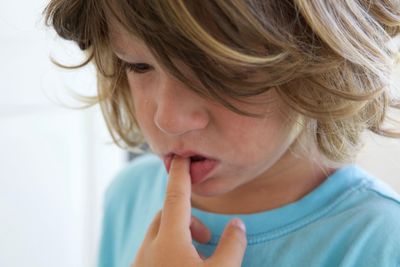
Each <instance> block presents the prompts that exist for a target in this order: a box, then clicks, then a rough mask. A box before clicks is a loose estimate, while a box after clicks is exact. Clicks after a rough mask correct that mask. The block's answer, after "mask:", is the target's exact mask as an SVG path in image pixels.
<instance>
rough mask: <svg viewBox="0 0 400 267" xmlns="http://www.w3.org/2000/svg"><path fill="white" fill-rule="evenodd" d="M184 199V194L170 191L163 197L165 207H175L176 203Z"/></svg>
mask: <svg viewBox="0 0 400 267" xmlns="http://www.w3.org/2000/svg"><path fill="white" fill-rule="evenodd" d="M183 198H185V193H183V192H179V191H175V190H171V191H169V192H167V194H166V196H165V204H167V205H175V204H177V203H178V202H180V201H182V199H183Z"/></svg>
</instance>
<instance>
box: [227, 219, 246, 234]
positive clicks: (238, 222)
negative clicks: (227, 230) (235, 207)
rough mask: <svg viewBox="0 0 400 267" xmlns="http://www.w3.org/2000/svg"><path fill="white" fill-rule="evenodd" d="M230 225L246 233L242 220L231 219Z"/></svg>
mask: <svg viewBox="0 0 400 267" xmlns="http://www.w3.org/2000/svg"><path fill="white" fill-rule="evenodd" d="M231 225H232V226H234V227H238V228H240V229H242V231H243V232H245V233H246V226H245V224H244V222H243V221H242V220H240V219H239V218H235V219H233V220H232V221H231Z"/></svg>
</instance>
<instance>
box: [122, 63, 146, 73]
mask: <svg viewBox="0 0 400 267" xmlns="http://www.w3.org/2000/svg"><path fill="white" fill-rule="evenodd" d="M122 65H123V68H124V70H126V71H128V72H134V73H139V74H142V73H146V72H148V71H150V70H152V69H153V67H152V66H150V65H149V64H146V63H128V62H122Z"/></svg>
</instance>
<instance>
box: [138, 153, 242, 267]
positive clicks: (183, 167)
mask: <svg viewBox="0 0 400 267" xmlns="http://www.w3.org/2000/svg"><path fill="white" fill-rule="evenodd" d="M189 164H190V161H189V160H188V159H184V158H181V157H178V156H175V157H174V159H173V160H172V164H171V168H170V172H169V181H168V185H167V191H166V197H165V201H164V206H163V209H162V210H161V211H159V212H158V213H157V215H156V216H155V218H154V219H153V222H152V223H151V225H150V227H149V229H148V231H147V233H146V236H145V238H144V241H143V243H142V245H141V247H140V249H139V251H138V253H137V255H136V259H135V261H134V263H133V264H132V267H181V266H182V267H201V266H207V267H212V266H218V267H240V266H241V263H242V260H243V256H244V252H245V249H246V246H247V239H246V234H245V230H244V227H243V230H242V229H241V228H240V227H239V226H234V225H231V223H232V221H236V220H232V221H231V222H230V223H229V224H228V226H227V227H226V228H225V230H224V232H223V234H222V237H221V239H220V243H219V244H218V246H217V248H216V250H215V252H214V254H213V255H212V256H210V257H209V258H208V259H204V257H202V256H200V255H199V254H198V252H197V250H196V248H195V247H194V246H193V244H192V235H193V238H195V239H198V240H200V242H202V243H205V242H207V241H208V239H209V236H210V233H209V230H208V229H207V228H206V227H205V226H204V225H203V224H202V223H201V222H200V221H199V220H198V219H197V218H195V217H193V216H191V206H190V205H191V204H190V194H191V182H190V174H189ZM191 222H192V223H191ZM191 226H192V227H191ZM205 236H208V237H206V238H204V237H205Z"/></svg>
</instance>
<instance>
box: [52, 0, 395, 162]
mask: <svg viewBox="0 0 400 267" xmlns="http://www.w3.org/2000/svg"><path fill="white" fill-rule="evenodd" d="M110 2H112V4H110ZM106 14H108V15H106ZM110 14H111V16H113V19H116V20H117V21H118V22H119V23H120V24H121V25H122V26H123V27H124V28H125V29H126V30H127V31H128V32H130V33H132V34H133V35H135V36H137V37H139V38H140V39H142V40H143V41H144V42H145V43H146V45H147V46H148V47H149V48H150V50H151V51H152V53H153V54H154V55H155V57H156V58H157V60H158V61H159V62H160V64H162V65H163V66H164V67H165V68H166V69H167V70H168V71H169V72H170V73H171V74H172V75H174V76H175V77H176V78H178V79H179V80H180V81H182V82H183V83H185V84H186V85H187V87H188V89H191V90H194V91H195V92H197V93H198V94H200V95H202V96H203V97H206V98H209V99H212V100H215V101H218V102H220V103H221V104H223V105H224V106H226V107H227V108H229V109H231V110H232V111H235V112H237V113H239V114H242V115H246V116H255V117H257V116H260V115H262V114H252V113H249V112H247V111H245V110H240V109H238V108H237V107H236V106H235V105H233V104H232V103H231V101H230V100H239V101H247V98H248V97H250V96H255V95H258V94H261V93H264V92H266V91H268V90H269V89H271V88H274V89H276V90H277V92H278V94H279V96H280V97H281V99H282V100H283V101H284V102H285V103H286V104H287V105H288V106H289V107H290V108H291V109H292V110H293V111H295V112H296V113H297V114H298V115H300V116H301V119H302V137H301V140H302V142H303V143H304V144H303V147H310V146H314V147H316V148H317V150H318V151H319V152H320V153H321V154H322V155H323V156H325V158H326V159H327V160H328V161H331V162H333V163H347V162H350V161H353V160H354V158H355V156H356V155H357V152H358V151H359V149H360V148H361V145H362V140H361V133H362V132H363V131H364V130H366V129H368V130H370V131H372V132H374V133H377V134H379V135H383V136H388V137H400V134H399V133H396V132H394V131H391V130H388V129H384V127H383V123H384V121H385V120H386V119H387V117H388V109H389V108H399V102H398V99H396V98H395V94H394V93H393V92H396V90H399V88H398V84H397V85H396V84H395V83H393V82H392V81H393V73H394V71H395V70H396V67H398V66H399V57H398V55H399V47H398V45H397V46H394V45H393V44H394V42H393V40H394V37H395V36H396V35H397V34H399V33H400V3H399V1H390V0H381V1H378V0H376V1H369V0H358V1H345V0H338V1H333V0H291V1H290V0H274V1H273V0H271V1H263V0H229V1H228V0H213V1H190V0H186V1H184V0H158V1H156V0H153V1H147V0H137V1H119V0H114V1H105V0H68V1H66V0H52V1H51V2H50V3H49V5H48V6H47V7H46V9H45V15H46V23H47V25H52V26H53V27H54V28H55V30H56V31H57V33H58V34H59V35H60V36H61V37H63V38H65V39H67V40H73V41H75V42H76V43H77V44H78V45H79V47H80V48H81V49H82V50H85V51H87V55H88V58H87V60H85V61H84V62H83V63H82V64H80V65H79V66H75V67H81V66H83V65H85V64H87V63H89V62H94V64H95V66H96V67H97V79H98V95H97V96H96V97H94V98H83V99H82V100H83V101H86V103H88V104H89V105H93V104H96V103H99V104H100V106H101V109H102V112H103V115H104V117H105V120H106V123H107V125H108V128H109V131H110V133H111V136H112V137H113V139H114V141H115V143H116V144H118V145H119V146H121V147H123V148H128V149H129V148H134V147H136V146H137V145H138V144H141V143H142V142H143V141H144V140H143V137H142V135H141V133H140V129H139V128H138V125H137V123H136V120H135V115H134V114H133V110H134V109H133V104H132V99H131V95H130V90H128V89H129V88H128V83H127V77H126V72H124V63H123V62H122V61H120V60H119V59H118V58H117V57H116V56H115V55H114V54H113V52H112V50H111V47H110V41H109V25H108V19H109V18H110V17H109V16H110ZM172 59H178V60H180V61H181V62H184V63H185V64H186V65H187V66H188V67H189V68H190V69H191V70H192V71H193V73H195V75H196V77H197V78H198V79H199V81H200V82H201V84H202V86H201V87H196V86H194V85H193V83H192V82H191V81H190V80H189V79H188V78H187V77H186V76H185V75H184V74H183V73H182V72H181V71H180V70H179V68H178V67H177V66H176V65H175V64H174V61H173V60H172ZM65 67H66V66H65ZM256 74H257V75H260V74H261V77H262V78H261V79H260V78H257V79H253V77H254V75H256ZM257 77H260V76H257ZM396 86H397V87H396Z"/></svg>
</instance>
